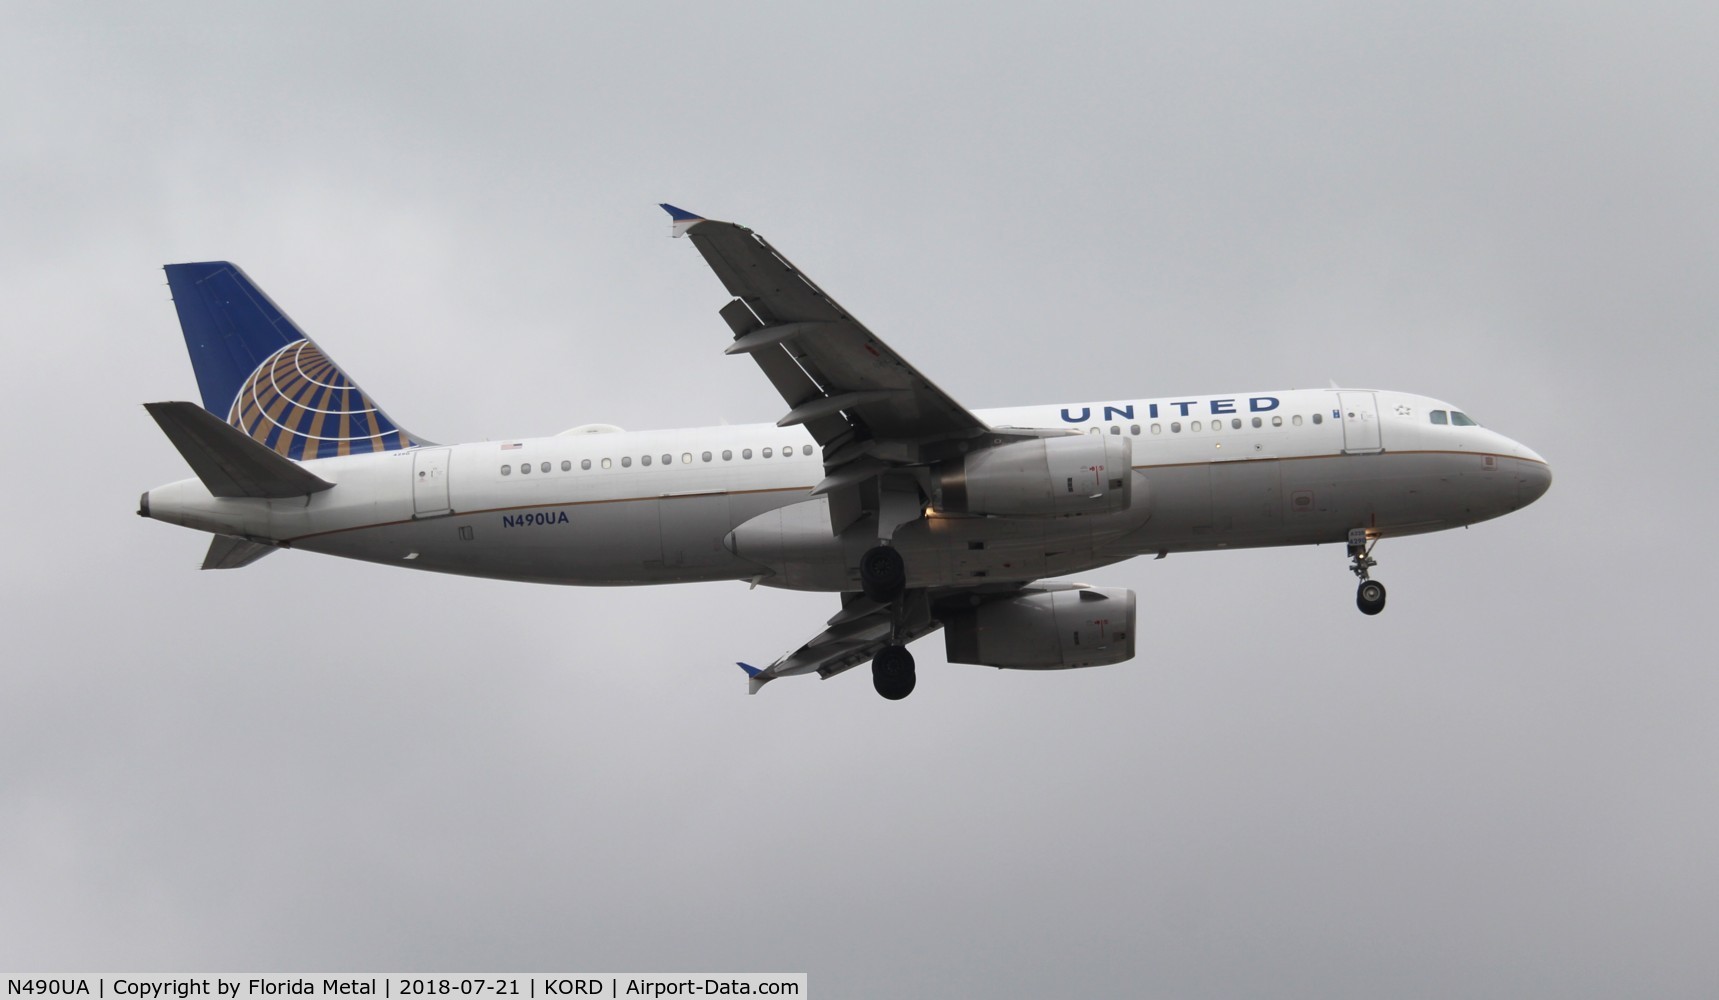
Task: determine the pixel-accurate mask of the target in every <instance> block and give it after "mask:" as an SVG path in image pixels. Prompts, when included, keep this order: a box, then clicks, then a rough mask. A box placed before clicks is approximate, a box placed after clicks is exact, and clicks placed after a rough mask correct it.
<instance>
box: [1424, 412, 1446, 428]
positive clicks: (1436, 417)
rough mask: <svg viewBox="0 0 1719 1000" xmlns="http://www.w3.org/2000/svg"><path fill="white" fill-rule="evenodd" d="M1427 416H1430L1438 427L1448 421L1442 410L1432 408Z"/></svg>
mask: <svg viewBox="0 0 1719 1000" xmlns="http://www.w3.org/2000/svg"><path fill="white" fill-rule="evenodd" d="M1428 416H1430V417H1432V422H1433V423H1435V424H1438V425H1439V426H1440V427H1443V426H1445V425H1446V424H1448V423H1450V420H1449V418H1448V415H1447V414H1446V413H1445V412H1444V411H1443V410H1434V411H1432V413H1430V414H1428Z"/></svg>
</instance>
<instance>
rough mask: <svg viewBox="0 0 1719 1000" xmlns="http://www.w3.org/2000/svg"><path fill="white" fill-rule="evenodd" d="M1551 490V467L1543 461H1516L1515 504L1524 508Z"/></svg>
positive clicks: (1522, 459) (1524, 459) (1523, 459)
mask: <svg viewBox="0 0 1719 1000" xmlns="http://www.w3.org/2000/svg"><path fill="white" fill-rule="evenodd" d="M1551 488H1552V467H1551V466H1550V465H1547V464H1546V463H1545V462H1544V461H1539V462H1536V461H1533V460H1530V459H1526V458H1519V459H1517V460H1516V503H1517V505H1518V506H1522V507H1526V506H1528V505H1529V504H1531V503H1533V502H1534V501H1536V500H1538V499H1540V498H1541V497H1543V496H1545V495H1546V491H1547V490H1549V489H1551Z"/></svg>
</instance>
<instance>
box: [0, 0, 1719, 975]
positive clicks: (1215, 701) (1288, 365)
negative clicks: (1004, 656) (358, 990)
mask: <svg viewBox="0 0 1719 1000" xmlns="http://www.w3.org/2000/svg"><path fill="white" fill-rule="evenodd" d="M1116 6H1117V5H1108V4H1107V5H1099V6H1096V7H1092V6H1087V5H1084V4H1078V3H1057V4H1044V5H1033V6H1022V5H1019V4H1012V3H1005V4H986V5H973V4H960V5H957V4H929V5H928V4H925V3H876V4H869V5H866V6H865V7H864V8H855V9H854V10H852V11H851V12H848V13H837V12H831V11H827V10H824V9H822V6H820V5H811V4H778V5H770V6H744V7H742V6H736V5H728V4H709V3H706V4H690V3H689V4H656V3H633V4H628V5H624V7H623V6H622V5H614V9H613V10H611V11H607V12H605V11H599V10H596V9H595V5H559V6H557V7H556V8H555V9H554V10H553V12H551V11H549V10H546V9H537V8H532V7H518V6H510V5H498V4H485V5H482V6H481V7H480V6H477V5H452V4H446V5H429V6H426V7H418V6H415V5H367V6H360V5H351V4H346V3H338V4H311V3H298V4H291V5H278V6H274V7H263V6H262V5H233V4H219V3H210V4H176V3H158V4H121V3H110V4H91V5H70V4H35V3H17V2H0V15H3V20H4V23H5V24H6V28H5V30H4V31H3V32H0V254H3V255H4V256H3V260H0V290H3V299H0V301H3V302H4V305H5V318H4V326H3V329H4V331H5V334H4V335H5V349H6V358H7V361H6V365H5V370H6V371H7V372H8V373H9V375H10V378H9V379H8V382H9V384H10V385H11V389H10V390H9V391H8V393H7V394H6V397H5V403H4V406H5V411H4V412H5V417H6V420H5V424H6V434H5V436H4V437H3V438H0V449H3V456H4V465H5V468H6V469H7V470H8V471H9V474H8V475H7V477H6V480H5V482H6V484H7V485H6V488H5V489H4V490H0V517H3V518H4V523H6V524H8V525H10V526H11V527H10V529H9V530H10V536H11V537H10V544H9V545H8V546H7V549H6V554H5V557H4V562H3V563H0V565H4V567H5V571H4V576H3V579H0V586H3V588H4V590H3V592H0V627H3V632H0V634H3V635H4V636H5V639H6V643H5V652H4V662H5V667H4V670H3V677H4V680H3V682H0V683H3V686H0V831H3V832H4V836H0V969H4V970H11V971H21V970H67V971H98V970H124V971H141V970H159V971H173V970H200V971H221V970H251V971H300V970H316V971H322V970H388V971H393V970H402V971H404V970H448V971H461V970H463V971H477V970H557V971H560V970H567V971H606V970H639V971H653V970H662V971H675V970H680V971H723V970H736V971H738V970H751V971H806V972H808V973H809V974H810V983H811V987H812V989H813V991H814V992H815V995H817V996H820V997H837V996H846V997H859V996H878V995H884V994H891V993H892V994H898V995H954V994H967V995H985V996H995V997H1030V996H1046V995H1104V994H1111V995H1117V994H1122V993H1129V994H1134V995H1144V996H1152V997H1234V996H1249V995H1252V996H1260V995H1271V996H1282V997H1320V998H1329V997H1380V996H1392V997H1414V996H1426V997H1451V996H1464V997H1521V996H1529V995H1534V996H1559V997H1614V996H1620V995H1635V996H1659V997H1712V996H1715V995H1719V958H1716V957H1715V953H1714V950H1713V945H1714V942H1715V941H1716V940H1719V852H1716V851H1715V850H1714V845H1716V844H1719V774H1716V768H1719V678H1716V676H1715V671H1714V668H1713V666H1712V660H1713V659H1714V657H1713V652H1712V645H1713V642H1712V638H1711V632H1710V630H1709V629H1708V628H1707V625H1708V622H1709V621H1710V619H1709V618H1708V616H1709V615H1711V614H1712V613H1713V612H1712V606H1713V603H1714V597H1715V587H1714V584H1713V582H1712V580H1713V567H1714V559H1715V556H1716V554H1719V553H1716V552H1715V545H1714V531H1713V528H1712V519H1711V506H1712V503H1713V497H1714V492H1715V474H1714V471H1713V468H1714V461H1713V456H1712V455H1711V452H1710V449H1711V442H1712V440H1713V435H1712V433H1711V427H1712V412H1711V411H1712V405H1711V393H1712V383H1713V377H1714V373H1715V370H1716V368H1719V364H1716V362H1719V350H1716V349H1715V346H1714V338H1715V330H1716V328H1719V291H1716V282H1715V273H1714V272H1715V267H1716V264H1719V187H1716V185H1715V183H1714V178H1715V177H1716V176H1719V129H1716V128H1715V122H1716V121H1719V63H1716V62H1715V60H1714V58H1713V53H1714V52H1715V51H1719V15H1716V14H1715V8H1713V6H1712V5H1711V4H1697V3H1694V2H1691V3H1687V4H1681V5H1668V4H1636V5H1630V9H1629V10H1628V11H1627V12H1626V11H1623V10H1621V9H1617V5H1610V4H1589V3H1576V2H1560V3H1547V4H1540V3H1512V4H1499V3H1492V2H1488V3H1450V4H1433V5H1428V4H1420V3H1391V4H1380V3H1328V2H1310V3H1299V4H1295V5H1293V8H1294V12H1293V13H1286V5H1284V4H1277V3H1268V4H1253V5H1247V4H1242V5H1213V4H1173V5H1171V4H1153V3H1148V4H1134V5H1128V10H1127V12H1126V13H1123V12H1119V11H1117V10H1115V9H1114V8H1115V7H1116ZM659 201H672V202H675V203H677V204H680V205H683V206H685V207H687V208H690V209H692V210H694V211H697V212H700V213H702V214H705V215H708V216H711V217H714V218H722V219H731V220H734V221H737V222H742V223H745V224H747V225H750V226H752V227H753V228H755V229H757V230H758V231H759V232H761V233H763V234H765V235H766V236H767V237H768V238H769V239H770V240H771V241H772V242H773V243H774V244H776V245H777V246H778V247H779V248H780V249H781V250H782V251H783V252H784V253H786V254H787V255H789V256H790V257H792V258H793V259H794V261H795V262H796V263H797V264H799V265H800V266H801V267H803V268H804V269H805V270H806V271H807V272H808V273H809V274H811V275H812V276H813V277H814V279H815V280H817V281H818V282H819V283H820V284H821V285H822V286H823V287H825V288H826V289H828V290H829V291H830V292H831V294H833V295H835V296H836V297H837V298H838V299H840V300H841V302H842V303H843V304H844V305H845V306H846V307H848V308H849V309H850V310H852V311H853V312H854V313H855V314H856V315H857V316H859V317H860V318H861V319H862V320H864V321H865V322H866V323H867V324H868V325H869V326H870V327H871V328H872V329H873V330H875V331H876V332H877V333H878V334H879V335H880V336H882V337H884V338H885V339H887V340H888V341H889V343H890V344H891V346H893V347H894V348H895V349H897V350H898V351H899V352H900V353H902V354H903V355H904V356H906V357H908V358H909V359H911V360H912V362H913V363H914V364H915V365H916V366H917V367H919V368H920V369H921V370H922V371H924V372H925V373H927V374H928V375H929V376H930V377H931V378H933V379H934V380H936V381H937V382H938V383H939V384H940V385H941V386H943V388H945V389H946V390H947V391H949V392H950V394H951V395H953V396H954V397H955V398H956V399H958V400H960V401H961V402H963V403H965V404H967V405H969V406H971V407H975V408H980V407H988V406H1007V405H1017V404H1028V403H1051V402H1066V401H1075V400H1091V399H1110V398H1128V397H1141V396H1156V395H1171V394H1181V393H1198V392H1226V391H1235V392H1240V391H1249V390H1254V391H1261V390H1270V389H1277V388H1294V387H1307V386H1323V385H1326V384H1327V383H1329V382H1330V381H1332V380H1336V381H1338V382H1340V383H1343V384H1351V385H1371V386H1379V387H1385V388H1395V389H1402V390H1406V391H1411V392H1418V393H1425V394H1428V395H1433V396H1437V397H1440V398H1444V399H1448V400H1451V401H1453V402H1455V403H1457V404H1458V405H1461V406H1463V407H1464V408H1466V409H1467V410H1468V411H1469V412H1470V413H1473V414H1474V415H1476V416H1477V417H1478V418H1479V419H1481V420H1482V421H1483V422H1485V423H1487V424H1489V425H1490V426H1493V427H1496V428H1497V429H1499V430H1500V431H1502V432H1504V433H1506V434H1508V435H1510V436H1512V437H1515V438H1517V439H1519V440H1521V441H1523V442H1525V443H1527V444H1529V445H1530V446H1531V447H1533V448H1535V449H1536V450H1538V451H1539V452H1540V453H1541V454H1543V455H1545V456H1546V457H1547V458H1548V459H1549V460H1550V462H1551V463H1552V466H1553V468H1554V470H1555V472H1556V477H1557V479H1556V483H1555V484H1554V486H1553V488H1552V491H1551V493H1550V494H1549V495H1547V496H1546V497H1545V498H1544V499H1543V500H1541V501H1540V502H1539V503H1537V504H1535V505H1534V506H1533V507H1531V508H1529V509H1527V510H1525V511H1523V512H1520V513H1517V514H1514V515H1511V516H1509V517H1507V518H1504V519H1502V520H1499V521H1494V522H1489V523H1486V524H1483V525H1480V526H1477V527H1475V528H1474V529H1472V530H1467V531H1455V532H1448V533H1445V534H1440V535H1432V536H1424V537H1420V538H1413V539H1407V540H1400V541H1394V542H1386V543H1385V544H1383V545H1381V546H1380V547H1379V550H1378V551H1377V553H1376V555H1377V556H1378V558H1379V561H1380V567H1379V569H1378V570H1377V574H1376V575H1377V577H1378V578H1379V579H1381V580H1382V581H1384V582H1386V583H1387V584H1388V585H1389V587H1390V593H1391V605H1390V608H1389V609H1388V610H1387V611H1386V613H1385V614H1383V615H1382V616H1380V617H1379V618H1377V619H1368V618H1364V617H1363V616H1362V615H1360V614H1359V613H1358V612H1357V611H1356V610H1355V605H1354V598H1353V594H1354V581H1353V578H1352V577H1350V575H1349V574H1348V572H1347V569H1346V566H1345V559H1344V554H1343V552H1342V550H1341V548H1340V547H1336V546H1325V547H1320V548H1309V549H1291V550H1273V551H1261V552H1238V553H1222V554H1211V555H1187V556H1178V557H1172V558H1170V559H1168V560H1165V561H1162V562H1151V561H1145V560H1137V561H1134V562H1130V563H1126V564H1123V565H1119V566H1115V567H1111V568H1109V569H1106V570H1101V571H1097V572H1093V573H1090V574H1086V575H1084V576H1083V577H1082V579H1084V580H1086V581H1088V582H1092V583H1097V584H1107V585H1118V586H1127V587H1132V588H1134V589H1135V590H1136V591H1137V592H1138V593H1139V595H1140V602H1141V604H1140V616H1141V624H1142V628H1141V631H1142V641H1141V644H1140V652H1139V655H1138V656H1137V657H1136V658H1135V659H1134V660H1133V661H1131V662H1129V663H1126V664H1121V665H1116V666H1110V667H1102V668H1095V669H1091V670H1084V671H1072V672H1066V673H1046V674H1033V673H1025V672H1014V671H994V670H986V669H983V668H979V667H972V666H959V665H956V666H951V665H946V664H945V663H944V662H943V656H942V643H941V640H940V639H931V640H928V641H925V642H922V643H920V644H919V645H917V646H916V647H915V650H914V651H915V654H916V655H917V657H918V659H919V663H920V681H919V688H918V690H917V691H916V692H915V693H914V695H913V697H912V698H910V699H908V700H907V701H905V702H902V703H899V704H892V703H887V702H884V701H883V700H882V699H880V698H878V697H877V696H876V695H875V694H874V693H873V692H872V690H871V685H870V682H869V680H868V678H867V677H866V676H865V672H864V671H855V672H853V673H850V674H847V675H843V676H841V677H838V678H835V679H833V680H830V681H828V682H820V681H818V680H815V679H807V678H791V679H788V680H784V681H782V682H780V683H777V684H772V685H771V686H770V687H769V688H768V689H767V690H766V691H764V692H763V693H762V694H760V695H759V696H757V697H754V698H748V697H747V696H746V685H745V679H744V677H743V675H742V674H741V672H740V671H739V670H738V669H736V668H735V667H734V666H733V665H732V663H733V661H735V660H739V659H746V660H750V661H752V662H767V661H768V660H770V659H771V658H773V657H774V656H775V655H776V654H778V653H779V652H781V651H783V650H786V649H788V648H791V647H793V646H795V645H797V644H798V643H799V642H800V641H802V640H803V639H805V638H806V637H808V636H809V635H810V634H812V633H813V632H814V631H816V630H817V628H818V626H819V625H820V623H821V622H822V620H823V619H824V618H825V617H827V616H828V615H829V614H830V613H831V612H832V611H833V609H834V607H835V599H834V598H833V597H831V596H829V595H806V594H792V593H782V592H776V591H770V590H765V589H759V590H756V591H748V590H747V589H746V587H745V586H744V585H742V584H707V585H699V586H687V587H663V588H645V589H634V590H586V589H563V588H552V587H539V586H529V585H524V584H508V583H498V582H490V581H482V580H473V579H461V578H455V577H439V576H435V575H431V574H413V573H410V572H405V571H401V570H396V569H392V568H386V567H377V566H371V565H365V564H359V563H347V562H342V561H338V560H332V559H327V558H323V557H318V556H314V555H310V554H306V553H296V552H288V553H282V554H278V555H274V556H271V557H269V558H268V559H265V560H264V561H262V562H261V563H258V564H256V565H254V566H252V567H249V568H247V569H243V570H239V571H231V572H220V573H215V572H210V573H203V572H199V571H198V569H197V565H198V563H199V561H200V560H201V558H202V554H203V550H204V548H205V545H206V540H205V538H204V537H203V536H201V535H199V534H196V533H193V532H189V531H185V530H182V529H178V528H173V527H170V526H168V525H165V524H161V523H157V522H150V521H143V520H139V519H138V518H137V517H135V516H133V513H132V512H133V510H134V509H135V506H136V498H137V495H138V494H139V493H140V492H141V491H143V490H145V489H148V488H150V487H153V486H157V485H160V484H162V483H164V482H167V481H171V480H176V479H180V478H183V477H185V476H186V475H187V471H186V469H185V466H184V464H183V461H182V460H181V459H180V458H179V456H178V455H177V453H176V452H175V451H174V450H173V448H172V447H171V446H170V445H169V444H168V442H167V441H166V439H165V438H164V437H163V436H162V435H161V433H160V432H159V431H158V429H157V428H156V427H155V425H154V424H153V422H152V421H150V420H149V418H148V417H147V415H146V414H145V413H144V411H143V409H142V407H141V406H140V405H139V404H140V403H142V402H144V401H147V400H157V399H195V398H197V397H196V385H195V382H194V380H193V377H192V373H191V369H190V366H189V364H188V363H187V360H186V356H185V350H184V347H183V342H182V340H181V338H180V334H179V330H178V326H177V323H176V321H175V318H174V314H173V309H172V306H171V304H170V301H169V298H168V294H167V289H166V287H165V284H164V281H163V276H162V274H161V272H160V270H159V268H160V266H161V265H162V264H164V263H167V262H170V261H186V260H206V259H230V260H233V261H237V262H239V263H240V264H241V265H242V266H244V267H245V269H246V270H247V271H248V272H249V273H250V274H251V276H252V277H253V278H255V279H256V280H257V281H258V282H259V283H260V284H261V285H262V286H263V287H265V288H266V289H268V291H269V293H270V294H271V295H272V296H273V297H274V298H275V299H276V300H277V301H278V302H279V303H280V304H281V305H282V306H283V307H284V308H285V309H287V310H288V311H289V312H290V313H292V315H293V316H294V318H295V319H297V320H298V321H299V322H300V324H301V325H302V326H304V327H305V329H307V330H308V331H310V332H311V334H312V335H313V336H315V337H316V338H317V339H318V340H319V342H320V343H321V345H322V346H323V347H324V348H325V349H326V350H327V351H328V352H329V353H330V354H331V355H332V356H334V357H335V358H337V359H338V360H339V361H340V363H341V364H342V366H343V367H344V368H345V369H346V370H347V371H348V372H349V373H351V374H352V375H353V376H354V377H355V378H357V379H358V380H359V381H360V382H361V383H362V384H363V385H364V387H365V388H366V389H367V390H368V391H369V392H370V393H371V394H372V395H373V396H374V397H376V398H377V399H378V400H380V401H381V403H382V405H384V406H385V407H387V409H388V410H389V412H390V413H391V414H392V415H393V416H394V417H396V418H397V419H398V420H400V421H401V422H402V423H403V424H405V425H406V426H408V427H410V428H412V429H413V430H414V431H417V432H419V433H421V434H423V435H425V436H428V437H430V438H432V439H434V440H439V441H462V440H473V439H483V438H486V437H503V436H509V437H517V436H523V435H531V434H549V433H554V432H556V431H559V430H562V429H564V428H567V427H570V426H573V425H575V424H580V423H585V422H591V421H604V422H612V423H617V424H621V425H623V426H626V427H628V428H650V427H673V426H693V425H701V424H710V423H717V422H720V421H731V422H740V421H751V420H773V419H775V418H776V417H777V416H779V414H780V411H781V409H782V403H781V401H780V399H779V398H777V397H776V395H775V394H774V392H773V391H772V390H771V389H770V387H769V386H768V384H767V383H766V382H765V381H764V379H763V378H762V377H761V376H760V375H759V373H758V372H757V371H756V369H755V367H754V366H753V365H750V364H748V363H746V362H745V361H744V359H735V358H725V357H723V356H722V347H723V344H724V343H725V342H726V340H727V338H728V334H727V331H726V327H725V326H724V325H723V323H722V321H721V320H720V319H719V317H718V316H717V315H716V310H717V309H718V307H720V306H721V305H722V304H723V302H724V301H725V300H726V297H725V295H724V293H723V291H722V289H721V286H720V285H719V284H718V283H717V281H716V279H715V278H714V277H713V276H712V275H711V274H710V273H709V272H708V270H707V269H706V267H705V265H704V263H703V261H702V260H701V259H700V258H699V256H698V254H697V253H696V252H695V251H694V249H693V248H692V247H691V246H690V245H689V244H687V243H686V242H685V241H679V242H673V241H670V240H669V239H668V238H667V236H668V232H669V226H668V220H667V217H666V216H664V215H663V214H662V213H661V212H660V211H659V210H658V209H657V208H656V207H655V204H656V203H657V202H659Z"/></svg>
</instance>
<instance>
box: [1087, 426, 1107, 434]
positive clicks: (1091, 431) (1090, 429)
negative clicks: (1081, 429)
mask: <svg viewBox="0 0 1719 1000" xmlns="http://www.w3.org/2000/svg"><path fill="white" fill-rule="evenodd" d="M1103 429H1104V428H1102V427H1088V428H1087V429H1086V432H1087V433H1088V434H1097V433H1098V432H1099V431H1101V430H1103Z"/></svg>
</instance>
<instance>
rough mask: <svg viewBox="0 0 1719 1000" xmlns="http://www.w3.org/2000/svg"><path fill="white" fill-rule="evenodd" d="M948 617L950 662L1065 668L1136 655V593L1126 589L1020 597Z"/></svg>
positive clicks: (946, 645)
mask: <svg viewBox="0 0 1719 1000" xmlns="http://www.w3.org/2000/svg"><path fill="white" fill-rule="evenodd" d="M942 619H943V636H944V639H943V643H944V653H945V654H946V655H947V656H948V658H949V662H950V663H977V664H979V665H981V666H986V667H1007V668H1010V669H1015V670H1062V669H1066V668H1069V667H1097V666H1102V665H1104V664H1107V663H1121V662H1122V661H1123V660H1127V659H1130V658H1132V657H1133V656H1134V591H1132V590H1129V589H1127V588H1126V587H1090V588H1087V589H1084V590H1055V591H1050V592H1048V593H1047V592H1043V591H1041V592H1037V593H1025V594H1019V595H1017V596H1015V597H1007V598H1003V599H1001V600H996V601H991V602H990V603H988V604H981V605H979V606H978V607H976V608H966V609H963V610H960V611H957V612H953V613H950V614H944V615H942Z"/></svg>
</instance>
